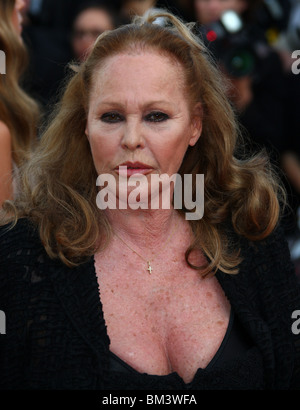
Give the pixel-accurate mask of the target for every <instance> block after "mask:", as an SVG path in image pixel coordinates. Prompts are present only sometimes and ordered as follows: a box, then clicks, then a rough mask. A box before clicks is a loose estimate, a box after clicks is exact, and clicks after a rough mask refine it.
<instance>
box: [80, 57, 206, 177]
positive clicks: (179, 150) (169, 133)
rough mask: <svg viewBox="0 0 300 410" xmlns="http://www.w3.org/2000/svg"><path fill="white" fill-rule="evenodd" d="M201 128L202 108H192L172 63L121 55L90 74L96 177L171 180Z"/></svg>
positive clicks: (90, 125) (89, 127)
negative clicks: (165, 177)
mask: <svg viewBox="0 0 300 410" xmlns="http://www.w3.org/2000/svg"><path fill="white" fill-rule="evenodd" d="M201 129H202V120H201V106H200V104H197V105H195V106H194V107H192V108H191V107H190V103H189V101H188V99H187V96H186V92H185V87H184V77H183V69H182V67H181V66H180V65H179V64H176V63H174V61H172V60H171V59H169V58H167V57H165V56H162V55H160V54H158V53H156V52H152V51H148V52H143V53H136V54H120V55H116V56H114V57H110V58H109V59H108V60H107V61H106V63H105V64H104V66H103V67H102V68H101V69H99V71H98V72H96V73H95V74H94V82H93V89H92V91H91V93H90V99H89V110H88V119H87V125H86V134H87V136H88V139H89V142H90V147H91V152H92V156H93V160H94V164H95V168H96V171H97V173H98V175H100V174H103V173H109V174H112V175H113V176H114V177H115V178H116V180H118V178H119V177H121V176H122V177H126V178H129V177H130V176H132V175H135V174H143V175H146V177H147V179H148V183H149V180H150V177H151V174H159V175H161V174H165V173H166V174H168V175H170V176H171V175H173V174H174V173H177V171H178V170H179V168H180V165H181V163H182V160H183V157H184V155H185V152H186V150H187V148H188V146H189V145H194V144H195V143H196V142H197V140H198V138H199V136H200V134H201ZM122 165H123V166H126V167H127V172H126V173H125V174H124V172H122V171H121V170H120V169H119V167H120V166H122Z"/></svg>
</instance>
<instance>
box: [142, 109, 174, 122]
mask: <svg viewBox="0 0 300 410" xmlns="http://www.w3.org/2000/svg"><path fill="white" fill-rule="evenodd" d="M145 119H146V121H150V122H162V121H166V120H167V119H169V116H168V115H167V114H165V113H164V112H161V111H154V112H150V113H149V114H147V115H146V116H145Z"/></svg>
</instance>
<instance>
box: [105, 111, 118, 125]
mask: <svg viewBox="0 0 300 410" xmlns="http://www.w3.org/2000/svg"><path fill="white" fill-rule="evenodd" d="M101 121H103V122H108V123H112V124H114V123H116V122H120V121H123V116H122V115H120V114H119V113H118V112H106V113H105V114H103V115H102V116H101Z"/></svg>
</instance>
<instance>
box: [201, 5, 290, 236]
mask: <svg viewBox="0 0 300 410" xmlns="http://www.w3.org/2000/svg"><path fill="white" fill-rule="evenodd" d="M226 10H227V13H226V12H225V11H226ZM229 10H230V11H231V12H229ZM289 11H290V3H289V2H288V3H287V2H285V3H283V2H278V1H274V2H268V3H266V2H261V1H259V2H252V1H251V2H249V1H246V0H230V1H229V0H228V1H217V0H208V1H202V0H197V1H195V12H196V13H197V17H198V21H199V23H200V24H199V35H201V36H202V37H203V39H204V40H205V41H206V43H207V44H208V47H209V49H210V50H211V52H212V53H213V54H214V55H215V57H216V59H217V61H218V63H219V64H220V66H221V67H222V69H223V71H224V73H225V74H226V75H227V77H228V79H229V90H228V95H229V97H230V99H231V102H232V103H233V105H234V107H235V110H236V113H237V115H238V117H239V121H240V123H241V124H242V126H243V129H244V134H245V144H246V145H247V146H246V148H245V150H254V151H257V150H259V149H261V148H265V149H266V150H267V152H268V154H269V156H270V159H271V161H272V163H273V165H275V166H276V167H277V168H278V167H282V158H283V153H284V152H285V151H286V149H287V137H289V138H290V137H291V136H290V135H288V134H293V132H294V131H293V130H290V128H291V118H292V117H295V111H296V109H295V106H296V104H293V102H292V98H291V91H290V90H291V88H290V87H289V84H290V79H289V76H288V75H287V73H286V72H285V70H284V66H283V63H282V59H281V56H280V54H279V53H278V52H277V50H276V49H275V47H273V43H274V42H275V40H276V39H277V38H278V37H279V33H280V32H284V30H285V29H286V27H287V23H288V19H289ZM203 23H205V24H203ZM281 174H282V175H281V176H282V179H283V180H284V183H285V185H286V186H287V188H288V195H289V198H288V202H289V205H291V207H292V209H293V212H291V211H289V210H287V211H286V215H285V218H284V219H285V229H286V234H287V235H289V234H290V233H291V232H293V231H294V230H295V224H296V221H295V209H296V207H295V204H294V202H295V199H296V202H297V198H295V197H294V195H293V192H291V188H290V186H289V184H290V182H289V181H288V180H286V177H285V176H284V175H283V173H281Z"/></svg>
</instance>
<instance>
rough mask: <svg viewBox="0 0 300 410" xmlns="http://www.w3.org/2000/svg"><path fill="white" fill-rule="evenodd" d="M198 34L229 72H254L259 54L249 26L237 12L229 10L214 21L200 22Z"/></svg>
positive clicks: (238, 73)
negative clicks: (208, 22) (201, 23)
mask: <svg viewBox="0 0 300 410" xmlns="http://www.w3.org/2000/svg"><path fill="white" fill-rule="evenodd" d="M196 34H197V35H198V36H200V37H201V39H202V40H203V41H204V43H205V44H206V46H207V47H208V49H209V50H210V51H211V53H212V54H213V55H214V57H215V58H216V59H217V60H218V62H220V63H221V64H222V65H223V66H224V69H225V71H226V72H227V74H229V75H230V76H232V77H242V76H245V75H249V74H251V73H253V71H254V69H255V67H256V64H257V61H258V55H257V52H256V50H255V47H254V45H253V38H251V35H250V32H249V30H248V27H247V26H246V25H245V24H244V22H243V21H242V19H241V18H240V16H239V15H238V14H237V13H235V12H234V11H232V10H228V11H226V12H224V13H223V15H222V16H221V18H220V20H218V21H216V22H214V23H211V24H208V25H205V26H204V25H199V24H198V25H197V27H196Z"/></svg>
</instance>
